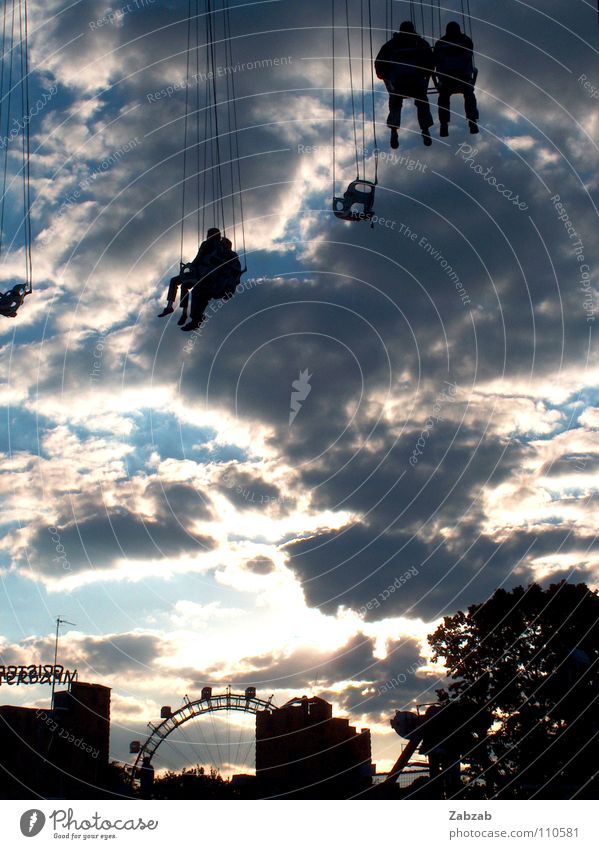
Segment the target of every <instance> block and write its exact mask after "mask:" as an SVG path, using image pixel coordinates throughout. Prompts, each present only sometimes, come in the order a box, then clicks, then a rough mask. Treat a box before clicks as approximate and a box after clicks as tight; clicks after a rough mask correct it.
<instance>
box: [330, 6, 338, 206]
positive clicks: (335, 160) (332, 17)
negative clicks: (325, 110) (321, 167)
mask: <svg viewBox="0 0 599 849" xmlns="http://www.w3.org/2000/svg"><path fill="white" fill-rule="evenodd" d="M331 42H332V50H331V55H332V63H333V75H332V76H333V79H332V83H333V115H332V122H331V123H332V132H333V197H335V191H336V189H337V154H336V150H337V138H336V136H337V121H336V116H335V109H336V105H337V104H336V98H335V91H336V88H335V64H336V63H335V0H331Z"/></svg>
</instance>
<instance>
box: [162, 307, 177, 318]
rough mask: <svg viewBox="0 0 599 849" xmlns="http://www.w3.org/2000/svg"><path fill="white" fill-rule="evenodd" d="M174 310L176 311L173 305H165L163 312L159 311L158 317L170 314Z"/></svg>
mask: <svg viewBox="0 0 599 849" xmlns="http://www.w3.org/2000/svg"><path fill="white" fill-rule="evenodd" d="M172 312H174V309H173V308H172V307H165V308H164V309H163V310H162V312H160V313H158V318H164V316H165V315H170V314H171V313H172Z"/></svg>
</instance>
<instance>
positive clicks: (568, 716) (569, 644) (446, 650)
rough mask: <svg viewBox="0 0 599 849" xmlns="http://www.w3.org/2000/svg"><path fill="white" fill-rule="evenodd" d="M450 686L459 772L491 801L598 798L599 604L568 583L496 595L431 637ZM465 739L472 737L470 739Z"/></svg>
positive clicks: (442, 695)
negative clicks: (461, 743)
mask: <svg viewBox="0 0 599 849" xmlns="http://www.w3.org/2000/svg"><path fill="white" fill-rule="evenodd" d="M429 643H430V644H431V646H432V648H433V651H434V657H435V659H439V658H442V659H443V660H444V661H445V664H446V666H447V669H448V671H449V674H450V676H451V677H452V678H453V679H454V682H453V683H452V684H451V685H450V686H449V688H448V690H439V691H438V696H439V700H440V701H441V702H447V701H448V700H449V699H451V700H452V702H453V705H452V707H453V708H454V714H455V711H456V708H457V709H458V710H457V716H458V717H462V720H461V721H462V725H463V730H464V731H465V732H471V731H473V734H471V735H470V744H469V745H468V746H467V747H464V748H463V751H462V755H463V763H464V764H466V766H467V769H466V775H467V777H468V779H469V781H470V782H471V784H470V787H471V790H472V792H473V793H476V792H481V791H482V793H483V795H484V796H486V797H487V798H491V797H495V796H499V797H502V798H532V797H537V798H541V797H542V798H563V797H572V796H575V795H576V796H578V797H579V798H580V797H586V798H595V797H596V794H597V790H598V784H599V782H598V779H597V775H598V770H599V710H598V708H599V704H598V698H599V596H598V595H597V593H596V592H592V591H591V590H590V589H589V588H588V587H587V586H586V585H585V584H569V583H566V582H565V581H562V582H561V583H559V584H553V585H551V586H550V587H549V588H548V589H545V590H544V589H542V588H541V587H540V586H538V585H537V584H533V585H531V586H529V587H528V588H524V587H517V588H516V589H514V590H512V591H511V592H507V591H505V590H497V591H496V592H495V593H494V595H493V596H492V597H491V598H490V599H489V600H488V601H486V602H484V603H483V604H474V605H472V606H471V607H469V608H468V612H467V613H463V612H461V611H460V612H458V613H456V615H455V616H449V617H446V618H445V620H444V622H443V624H442V625H440V626H439V628H437V630H436V631H435V633H434V634H432V635H431V636H430V637H429ZM466 736H467V735H466Z"/></svg>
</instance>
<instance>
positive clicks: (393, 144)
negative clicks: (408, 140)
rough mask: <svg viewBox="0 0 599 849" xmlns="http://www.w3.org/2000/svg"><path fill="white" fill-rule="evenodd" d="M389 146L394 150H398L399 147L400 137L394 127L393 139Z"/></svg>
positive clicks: (392, 131)
mask: <svg viewBox="0 0 599 849" xmlns="http://www.w3.org/2000/svg"><path fill="white" fill-rule="evenodd" d="M389 144H390V145H391V147H392V149H393V150H397V148H398V147H399V136H398V135H397V130H396V129H395V127H393V129H392V130H391V139H390V141H389Z"/></svg>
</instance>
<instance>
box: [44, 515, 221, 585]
mask: <svg viewBox="0 0 599 849" xmlns="http://www.w3.org/2000/svg"><path fill="white" fill-rule="evenodd" d="M54 530H55V531H56V532H57V533H53V531H52V529H48V528H39V529H38V530H37V531H36V532H35V533H34V534H33V536H32V539H31V543H30V545H29V546H28V552H29V557H30V558H31V559H33V560H34V562H36V563H37V564H38V567H37V568H38V569H39V571H40V572H41V573H43V574H45V575H46V576H48V577H52V578H55V579H60V578H65V577H67V576H68V575H69V574H70V573H71V572H73V573H78V572H85V571H87V570H88V569H107V568H112V567H114V566H115V564H116V561H118V560H145V559H147V560H156V559H163V558H168V557H178V556H180V555H182V554H190V555H196V556H197V555H199V554H202V553H203V552H207V551H210V550H211V549H212V548H213V547H214V542H213V541H212V540H211V539H210V538H208V537H204V536H200V535H193V534H191V533H189V531H188V530H187V529H186V528H185V526H184V525H183V524H181V523H179V522H178V520H177V518H176V517H174V516H173V517H171V519H170V521H166V520H162V521H161V520H159V521H156V520H152V521H145V522H144V521H143V519H142V518H141V517H139V516H136V515H133V514H131V513H130V512H128V511H127V510H125V509H121V510H118V509H117V510H111V511H103V512H102V514H99V515H90V516H88V517H87V518H81V519H77V520H76V521H74V522H70V523H69V524H66V525H60V526H58V527H57V528H55V529H54ZM56 536H58V538H59V542H58V543H55V541H54V537H56ZM57 544H58V545H60V546H61V550H60V552H59V553H58V554H57V550H56V545H57Z"/></svg>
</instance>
